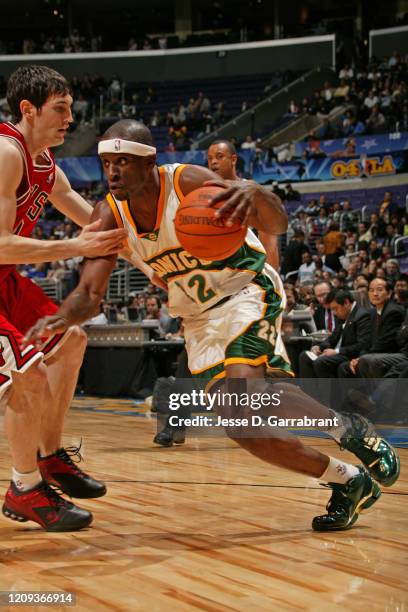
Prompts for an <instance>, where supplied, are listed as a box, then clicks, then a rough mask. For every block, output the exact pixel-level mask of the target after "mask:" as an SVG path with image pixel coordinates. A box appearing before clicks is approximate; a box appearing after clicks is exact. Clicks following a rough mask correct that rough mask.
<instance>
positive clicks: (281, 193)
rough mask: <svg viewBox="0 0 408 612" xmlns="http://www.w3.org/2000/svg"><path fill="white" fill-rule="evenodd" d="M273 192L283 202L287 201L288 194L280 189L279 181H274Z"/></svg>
mask: <svg viewBox="0 0 408 612" xmlns="http://www.w3.org/2000/svg"><path fill="white" fill-rule="evenodd" d="M272 191H273V193H274V194H276V195H277V196H278V197H279V198H280V199H281V200H282V202H284V201H285V197H286V192H285V190H284V189H281V188H280V187H279V183H278V181H273V183H272Z"/></svg>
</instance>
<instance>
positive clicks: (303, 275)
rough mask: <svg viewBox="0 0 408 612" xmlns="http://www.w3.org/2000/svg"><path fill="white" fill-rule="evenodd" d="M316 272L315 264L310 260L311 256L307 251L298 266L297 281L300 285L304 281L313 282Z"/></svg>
mask: <svg viewBox="0 0 408 612" xmlns="http://www.w3.org/2000/svg"><path fill="white" fill-rule="evenodd" d="M315 272H316V264H315V262H314V261H313V259H312V255H311V253H310V252H309V251H305V252H304V253H303V254H302V265H301V266H299V272H298V280H299V282H300V283H304V282H306V281H312V282H313V281H314V276H315Z"/></svg>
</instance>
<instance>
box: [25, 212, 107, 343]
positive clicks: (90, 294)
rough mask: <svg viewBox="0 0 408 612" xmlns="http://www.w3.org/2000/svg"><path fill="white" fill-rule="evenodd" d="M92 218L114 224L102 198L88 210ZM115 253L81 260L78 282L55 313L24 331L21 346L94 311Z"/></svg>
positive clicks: (86, 317)
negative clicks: (82, 261) (80, 272)
mask: <svg viewBox="0 0 408 612" xmlns="http://www.w3.org/2000/svg"><path fill="white" fill-rule="evenodd" d="M91 220H92V221H97V222H99V223H100V224H101V228H102V229H103V230H110V229H112V228H113V227H116V220H115V218H114V217H113V214H112V212H111V210H110V208H109V205H108V203H107V202H106V201H102V202H99V203H98V204H97V205H96V206H95V208H94V212H93V213H92V219H91ZM116 259H117V255H116V254H114V255H107V256H104V257H98V258H95V259H87V260H86V261H85V264H84V267H83V270H82V274H81V280H80V281H79V284H78V286H77V287H76V289H74V290H73V291H72V292H71V293H70V294H69V295H68V297H67V298H66V299H65V300H64V301H63V303H62V304H61V306H60V307H59V309H58V311H57V312H56V313H55V315H52V316H49V317H44V318H43V319H40V320H39V321H37V323H36V324H35V325H34V326H33V327H32V328H31V329H30V330H29V331H28V332H27V333H26V335H25V338H24V343H23V346H27V345H28V344H32V343H34V344H38V343H40V342H41V338H44V337H47V336H52V335H53V334H55V333H62V332H63V331H65V330H66V329H68V327H70V326H71V325H80V324H81V323H84V322H85V321H87V320H88V319H90V318H91V317H92V316H94V315H95V314H96V313H97V312H98V308H99V304H100V302H101V300H102V299H103V297H104V295H105V291H106V287H107V284H108V281H109V277H110V274H111V272H112V270H113V268H114V267H115V263H116Z"/></svg>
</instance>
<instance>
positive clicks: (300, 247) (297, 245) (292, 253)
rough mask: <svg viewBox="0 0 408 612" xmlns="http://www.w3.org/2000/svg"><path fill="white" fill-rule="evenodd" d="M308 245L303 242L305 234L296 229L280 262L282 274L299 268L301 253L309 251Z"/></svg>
mask: <svg viewBox="0 0 408 612" xmlns="http://www.w3.org/2000/svg"><path fill="white" fill-rule="evenodd" d="M309 250H310V249H309V247H308V246H307V245H306V244H305V234H304V232H302V230H296V231H295V234H294V236H293V238H292V240H291V241H290V242H289V244H288V246H287V247H286V251H285V255H284V259H283V262H282V267H281V272H282V274H284V275H285V274H288V273H289V272H294V271H297V270H299V267H300V266H301V264H302V255H303V253H305V252H306V251H309Z"/></svg>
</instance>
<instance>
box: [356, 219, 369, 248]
mask: <svg viewBox="0 0 408 612" xmlns="http://www.w3.org/2000/svg"><path fill="white" fill-rule="evenodd" d="M357 231H358V236H357V249H358V250H361V249H367V248H368V245H369V243H370V240H372V234H371V232H370V230H369V228H368V223H366V222H364V221H362V222H361V223H359V224H358V226H357Z"/></svg>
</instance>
